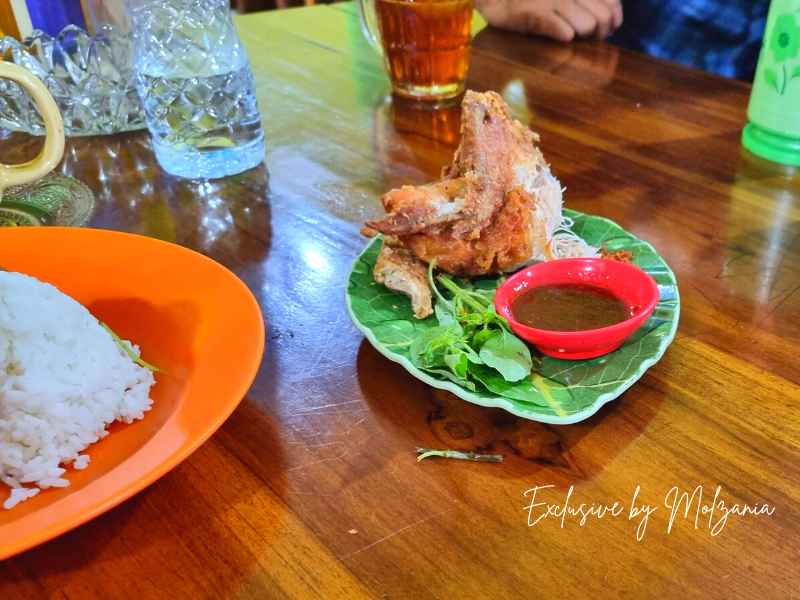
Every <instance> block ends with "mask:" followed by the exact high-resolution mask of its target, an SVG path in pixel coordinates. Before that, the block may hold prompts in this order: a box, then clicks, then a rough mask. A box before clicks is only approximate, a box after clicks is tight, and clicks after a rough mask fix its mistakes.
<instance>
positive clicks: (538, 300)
mask: <svg viewBox="0 0 800 600" xmlns="http://www.w3.org/2000/svg"><path fill="white" fill-rule="evenodd" d="M511 314H513V315H514V318H515V319H516V320H517V321H519V322H520V323H522V324H523V325H527V326H528V327H535V328H536V329H547V330H550V331H585V330H587V329H599V328H600V327H608V326H609V325H615V324H616V323H621V322H622V321H625V320H626V319H629V318H630V317H631V316H632V311H631V309H630V308H628V307H627V306H626V304H625V303H624V302H622V300H620V299H619V298H617V297H616V296H615V295H614V294H612V293H611V292H609V291H608V290H605V289H603V288H600V287H596V286H592V285H586V284H582V283H566V284H559V285H544V286H541V287H534V288H531V289H530V290H528V291H527V292H524V293H522V294H520V296H518V297H517V299H516V300H514V302H513V303H512V304H511Z"/></svg>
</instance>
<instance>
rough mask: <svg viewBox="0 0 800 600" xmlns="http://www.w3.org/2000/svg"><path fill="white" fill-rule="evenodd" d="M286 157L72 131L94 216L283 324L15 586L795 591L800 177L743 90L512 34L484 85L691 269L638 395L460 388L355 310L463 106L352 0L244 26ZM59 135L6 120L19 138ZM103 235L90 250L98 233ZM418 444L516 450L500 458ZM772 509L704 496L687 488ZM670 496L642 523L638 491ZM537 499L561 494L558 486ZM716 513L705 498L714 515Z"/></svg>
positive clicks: (166, 594) (550, 154) (591, 186)
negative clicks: (222, 390)
mask: <svg viewBox="0 0 800 600" xmlns="http://www.w3.org/2000/svg"><path fill="white" fill-rule="evenodd" d="M238 25H239V27H240V30H241V33H242V37H243V39H244V41H245V43H246V45H247V47H248V50H249V53H250V57H251V62H252V65H253V70H254V72H255V76H256V82H257V86H258V99H259V102H260V105H261V110H262V113H263V118H264V124H265V130H266V135H267V151H268V157H267V161H266V166H265V167H262V168H259V169H257V170H254V171H250V172H248V173H245V174H242V175H239V176H236V177H232V178H229V179H226V180H222V181H212V182H206V183H202V182H188V181H183V180H179V179H176V178H174V177H171V176H169V175H166V174H165V173H164V172H162V171H161V170H160V169H159V168H158V166H157V165H156V164H155V162H154V158H153V154H152V150H151V147H150V144H149V141H148V138H147V136H146V134H144V133H133V134H126V135H120V136H114V137H107V138H87V139H74V140H71V141H70V142H69V144H68V151H67V156H66V158H65V160H64V163H63V167H62V169H63V171H64V172H66V173H70V174H73V175H74V176H76V177H78V178H80V179H81V180H83V181H84V182H85V183H86V184H88V185H89V186H90V187H91V188H92V189H93V190H94V191H95V193H96V195H97V200H98V206H97V211H96V214H95V216H94V219H93V221H92V225H94V226H97V227H105V228H113V229H121V230H125V231H132V232H137V233H141V234H144V235H149V236H154V237H158V238H161V239H165V240H170V241H174V242H177V243H179V244H183V245H186V246H189V247H191V248H195V249H198V250H200V251H202V252H204V253H206V254H208V255H209V256H211V257H213V258H215V259H216V260H218V261H220V262H221V263H223V264H225V265H226V266H228V267H230V268H231V269H233V270H234V271H235V272H236V273H237V274H238V275H239V276H240V277H241V278H242V279H243V280H244V281H245V282H246V283H247V285H248V286H249V287H250V289H251V290H253V292H254V293H255V294H256V296H257V298H258V300H259V302H260V304H261V307H262V310H263V312H264V315H265V318H266V321H267V323H268V326H269V332H268V343H267V349H266V353H265V355H264V360H263V365H262V368H261V370H260V373H259V375H258V377H257V379H256V381H255V383H254V385H253V387H252V389H251V391H250V393H249V394H248V395H247V397H246V398H245V399H244V401H243V402H242V404H241V406H240V408H239V409H238V410H237V411H236V412H235V413H234V414H233V416H232V417H231V418H230V419H229V420H228V421H227V423H225V425H224V426H223V427H222V429H221V430H220V431H219V432H218V433H217V434H216V435H215V436H214V437H213V438H212V439H211V440H210V441H209V442H208V443H206V444H205V445H204V446H203V447H202V448H200V449H199V450H198V451H197V452H196V453H195V454H194V455H193V456H192V457H191V458H190V459H189V460H187V461H186V462H185V463H184V464H182V465H181V466H180V467H178V468H177V469H175V470H174V471H173V472H172V473H170V474H169V475H167V476H165V477H164V478H163V479H161V480H160V481H159V482H157V483H156V484H155V485H153V486H152V487H150V488H149V489H147V490H146V491H144V492H142V493H140V494H138V495H137V496H136V497H134V498H133V499H131V500H130V501H128V502H126V503H124V504H123V505H121V506H120V507H118V508H116V509H114V510H112V511H111V512H109V513H107V514H106V515H104V516H102V517H100V518H98V519H96V520H94V521H93V522H91V523H89V524H87V525H85V526H83V527H80V528H79V529H77V530H75V531H72V532H70V533H68V534H66V535H64V536H62V537H61V538H59V539H57V540H54V541H52V542H50V543H47V544H45V545H43V546H41V547H39V548H36V549H34V550H31V551H28V552H26V553H24V554H22V555H19V556H17V557H15V558H12V559H9V560H7V561H5V562H4V563H2V564H0V597H2V598H9V599H23V598H24V599H28V598H30V599H34V598H45V597H54V598H117V597H119V598H130V597H138V598H265V597H296V598H312V597H320V598H338V597H342V598H357V597H381V598H512V597H525V598H552V597H571V598H583V597H594V598H600V597H612V598H615V597H629V598H672V597H678V596H682V597H690V598H693V597H702V598H725V599H727V598H733V597H736V598H758V599H762V598H787V597H788V598H791V597H793V595H794V597H797V596H798V591H797V590H798V589H799V588H800V574H799V571H798V568H797V565H798V559H799V558H800V535H798V534H800V526H798V522H800V510H799V509H798V501H799V500H800V448H798V445H799V444H800V417H799V416H798V404H800V360H798V350H800V348H799V347H798V342H800V177H799V176H798V175H797V174H796V173H794V172H793V171H791V170H787V169H784V168H782V167H779V166H776V165H772V164H770V163H766V162H763V161H761V160H758V159H756V158H754V157H752V156H749V155H747V154H746V153H745V152H744V151H743V150H742V149H741V145H740V143H739V136H740V131H741V128H742V126H743V124H744V121H745V109H746V103H747V98H748V94H749V87H748V86H746V85H744V84H741V83H738V82H734V81H729V80H724V79H720V78H716V77H712V76H708V75H705V74H702V73H700V72H697V71H692V70H686V69H683V68H679V67H675V66H672V65H669V64H667V63H663V62H659V61H656V60H653V59H649V58H646V57H644V56H640V55H636V54H632V53H628V52H625V51H619V50H617V49H615V48H613V47H611V46H608V45H605V44H601V43H595V42H585V43H584V42H582V43H575V44H572V45H558V44H555V43H550V42H547V41H541V40H534V39H526V38H523V37H520V36H517V35H514V34H509V33H505V32H500V31H494V30H484V31H482V32H480V33H479V34H478V35H477V37H476V38H475V41H474V52H473V64H472V67H471V71H470V75H469V82H468V85H469V87H470V88H473V89H478V90H484V89H493V90H497V91H499V92H501V93H502V94H503V96H504V97H505V98H506V100H507V101H508V103H509V104H510V106H511V108H512V110H513V112H514V114H515V115H516V116H517V117H518V118H520V119H523V120H524V121H526V122H528V123H530V125H531V127H532V128H533V129H535V130H536V131H538V132H539V133H540V134H541V136H542V148H543V151H544V153H545V156H546V157H547V159H548V160H549V161H550V162H551V163H552V168H553V171H554V172H555V174H556V175H557V176H558V177H559V178H560V179H561V181H562V183H563V184H564V185H565V187H566V190H567V191H566V201H567V205H568V206H569V207H571V208H574V209H577V210H580V211H584V212H590V213H595V214H598V215H603V216H606V217H609V218H611V219H613V220H615V221H617V222H618V223H620V224H621V225H622V226H623V227H625V228H626V229H628V230H629V231H631V232H632V233H634V234H635V235H637V236H639V237H641V238H643V239H645V240H648V241H650V242H651V243H652V244H653V245H654V246H655V247H656V248H657V249H658V250H659V251H660V253H661V254H662V255H663V256H664V257H665V259H666V260H667V262H669V264H670V265H671V266H672V268H673V269H674V270H675V272H676V274H677V277H678V281H679V285H680V290H681V294H682V304H683V307H682V314H681V323H680V328H679V330H678V334H677V338H676V340H675V342H674V343H673V345H672V346H671V347H670V349H669V350H668V351H667V353H666V355H665V356H664V358H663V359H662V360H661V361H660V362H659V363H658V364H657V365H655V366H654V367H653V368H652V369H650V370H649V371H648V372H647V374H646V375H645V376H644V377H643V378H642V379H641V380H640V381H639V382H638V383H637V384H636V385H635V386H634V387H633V388H631V389H630V390H629V391H627V392H626V393H625V394H624V395H623V396H622V397H621V398H619V399H618V400H617V401H615V402H612V403H610V404H609V405H606V406H605V407H604V408H603V409H602V410H600V412H599V413H598V414H597V415H595V416H594V417H593V418H591V419H589V420H588V421H585V422H583V423H580V424H577V425H571V426H563V427H556V426H546V425H541V424H538V423H534V422H528V421H524V420H521V419H518V418H515V417H512V416H510V415H508V414H505V413H503V412H502V411H499V410H489V409H484V408H481V407H478V406H473V405H470V404H467V403H465V402H462V401H460V400H458V399H456V398H454V397H453V396H450V395H448V394H447V393H440V392H437V391H435V390H433V389H431V388H429V387H427V386H425V385H424V384H422V383H420V382H418V381H416V380H414V379H413V378H411V377H410V376H409V375H407V374H406V373H405V371H403V370H402V369H401V368H400V367H399V366H397V365H395V364H392V363H390V362H389V361H387V360H385V359H384V358H382V357H381V356H380V355H379V354H378V353H377V352H376V351H374V350H373V349H372V348H371V347H370V346H369V345H368V344H367V343H366V342H365V341H364V340H363V338H362V336H361V335H360V334H359V333H358V332H357V331H356V329H355V328H354V327H353V326H352V325H351V323H350V321H349V319H348V316H347V313H346V310H345V305H344V300H343V297H344V288H345V280H346V277H347V274H348V272H349V269H350V266H351V263H352V261H353V259H354V257H355V256H356V255H357V253H358V252H359V251H360V250H361V248H362V247H363V245H364V244H365V240H364V239H363V238H361V237H360V236H359V233H358V229H359V225H360V223H361V222H362V221H363V220H364V219H365V218H368V217H371V216H375V215H377V214H379V213H380V210H379V203H378V196H379V195H380V194H381V193H382V192H383V191H385V190H387V189H389V188H390V187H393V186H397V185H400V184H403V183H418V182H423V181H426V180H430V179H432V178H434V177H435V176H436V175H437V174H438V172H439V169H440V167H441V166H442V165H443V164H444V163H446V162H447V161H448V160H449V159H450V156H451V153H452V151H453V149H454V148H455V145H456V144H457V143H458V120H459V115H458V109H457V108H445V109H441V110H438V111H431V110H424V109H423V110H420V109H417V108H413V107H410V106H407V105H404V104H400V103H397V102H393V101H392V100H391V99H390V97H389V95H388V91H389V85H388V81H387V79H386V77H385V75H384V73H383V70H382V68H381V65H380V63H379V60H378V57H377V56H376V55H375V54H374V53H373V52H372V51H371V50H370V48H369V47H368V46H367V45H366V43H365V42H364V41H363V39H362V37H361V35H360V32H359V26H358V22H357V19H356V17H355V12H354V8H353V6H352V5H335V6H319V7H313V8H303V9H297V10H289V11H281V12H276V13H269V14H267V13H265V14H257V15H247V16H245V17H241V18H240V19H239V21H238ZM37 143H38V142H37V141H35V140H34V141H31V140H29V139H27V138H25V137H24V136H20V135H14V136H12V137H11V138H9V139H7V140H5V141H3V142H0V157H2V159H3V160H4V161H11V160H16V159H22V158H24V157H25V156H28V155H30V154H32V153H33V152H34V151H35V148H36V145H37ZM97 251H102V249H100V248H87V252H97ZM416 446H429V447H437V448H458V449H465V450H473V449H476V448H485V449H488V448H490V449H492V450H493V451H496V452H500V453H503V454H505V455H506V460H505V462H504V463H503V464H501V465H493V464H476V463H467V462H462V461H443V460H439V461H436V460H431V461H426V462H423V463H420V464H417V463H416V461H415V456H414V449H415V447H416ZM537 485H538V486H544V485H552V486H554V487H553V488H547V489H543V490H541V491H540V492H539V496H537V500H542V501H547V502H551V503H558V504H563V503H564V501H565V497H566V496H567V494H568V491H569V490H570V488H571V486H574V487H573V490H572V497H571V499H570V503H571V505H572V506H573V507H577V506H578V505H579V504H580V503H586V504H591V503H595V504H597V505H599V504H611V503H613V502H614V501H619V502H621V503H622V504H623V505H624V506H625V507H626V512H625V514H623V515H620V516H618V517H616V518H614V517H611V516H606V517H604V518H603V519H597V518H590V519H589V520H588V521H587V522H586V523H585V524H584V525H583V526H581V525H580V523H579V520H578V519H575V518H571V517H570V518H567V519H565V523H564V526H563V528H562V526H561V523H560V521H559V520H558V519H556V518H549V519H547V520H544V521H541V522H538V523H536V524H535V525H533V526H529V524H528V519H529V514H528V510H527V509H526V506H527V505H528V504H529V502H530V495H529V496H527V497H526V496H525V495H524V493H525V492H526V490H529V489H531V488H533V487H534V486H537ZM673 486H677V488H678V489H679V490H686V491H688V492H690V493H691V492H692V491H693V490H694V489H695V488H696V487H697V486H703V488H702V489H703V492H704V494H705V495H704V498H703V503H704V504H708V505H711V504H713V501H714V500H713V496H714V493H715V489H716V488H717V486H721V492H720V495H719V497H718V498H717V500H719V499H723V500H724V501H725V503H726V504H727V505H728V506H730V505H731V504H733V503H739V504H748V505H751V506H758V505H761V504H763V503H767V504H769V505H770V506H771V507H772V508H773V509H774V512H773V514H772V515H766V514H762V515H760V516H753V515H748V516H736V515H731V516H729V518H728V520H727V522H725V523H724V528H723V529H722V530H721V531H719V530H718V531H717V532H716V535H715V534H714V532H713V531H712V530H711V527H710V526H709V525H713V524H714V523H717V524H718V523H719V519H720V518H721V515H722V513H721V511H720V509H719V508H717V509H716V511H717V512H716V513H715V514H714V515H712V516H711V518H710V519H709V515H708V514H704V515H701V516H700V518H699V519H698V521H697V526H696V527H695V521H694V513H693V512H692V513H691V515H690V517H689V518H683V515H682V514H680V515H679V516H678V517H677V518H676V520H675V522H674V524H673V527H672V529H671V530H670V531H668V522H669V509H668V508H667V507H666V506H665V499H667V498H668V495H669V492H670V490H671V489H672V488H673ZM637 487H638V488H639V490H640V491H639V494H638V499H637V500H636V505H637V506H639V507H641V506H643V505H645V504H649V505H652V506H655V507H657V510H656V511H655V512H654V513H653V514H652V516H651V517H650V519H649V522H648V525H647V529H646V531H645V532H644V536H643V538H642V539H641V540H637V526H638V525H639V522H640V521H641V515H640V516H639V517H638V518H634V519H629V518H628V516H629V514H628V511H629V509H630V506H631V499H632V497H633V495H634V493H635V491H636V489H637ZM539 510H541V509H539V508H537V509H535V511H534V515H533V516H536V514H538V513H537V512H536V511H539ZM709 520H711V523H709Z"/></svg>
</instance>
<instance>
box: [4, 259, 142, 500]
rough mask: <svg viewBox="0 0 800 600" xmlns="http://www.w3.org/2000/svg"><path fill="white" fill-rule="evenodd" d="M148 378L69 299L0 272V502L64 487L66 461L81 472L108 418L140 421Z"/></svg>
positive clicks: (28, 279)
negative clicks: (4, 494)
mask: <svg viewBox="0 0 800 600" xmlns="http://www.w3.org/2000/svg"><path fill="white" fill-rule="evenodd" d="M131 347H132V349H133V351H134V353H135V354H136V355H138V353H139V350H138V348H136V347H135V346H133V345H132V344H131ZM153 383H154V379H153V374H152V373H151V372H150V371H149V370H147V369H145V368H143V367H140V366H139V365H137V364H136V363H135V362H133V361H132V360H131V358H130V357H129V356H128V355H127V354H126V353H125V352H124V351H123V350H122V349H120V347H119V346H118V345H117V343H116V342H115V341H114V339H113V338H112V337H111V335H110V334H109V333H108V331H106V330H105V329H104V328H103V326H102V325H101V324H100V323H99V322H98V320H97V319H95V318H94V317H93V316H92V315H91V314H90V313H89V311H88V310H86V308H84V307H83V306H82V305H80V304H79V303H78V302H76V301H75V300H73V299H72V298H70V297H69V296H66V295H65V294H62V293H61V292H59V291H58V290H57V289H56V288H55V287H53V286H52V285H49V284H47V283H42V282H40V281H38V280H36V279H34V278H33V277H28V276H27V275H22V274H19V273H8V272H4V271H0V482H2V483H5V484H6V485H7V486H9V487H10V488H11V491H10V495H9V497H8V499H7V500H6V501H5V503H4V504H3V507H4V508H6V509H11V508H13V507H14V506H16V505H17V504H19V503H20V502H24V501H25V500H27V499H28V498H31V497H33V496H35V495H36V494H38V493H39V490H40V489H45V488H49V487H66V486H68V485H69V481H67V479H66V478H65V477H64V474H65V472H66V468H65V466H66V465H69V464H70V463H71V464H72V466H73V467H74V468H76V469H85V468H86V467H87V466H88V464H89V460H90V459H89V456H88V455H85V454H81V452H82V451H83V450H84V449H85V448H87V447H88V446H89V445H91V444H93V443H94V442H96V441H97V440H99V439H101V438H103V437H105V436H106V435H108V431H107V430H106V426H107V425H108V424H109V423H111V422H113V421H115V420H119V421H123V422H125V423H130V422H132V421H134V420H136V419H141V418H142V417H143V416H144V413H145V412H146V411H147V410H149V409H150V406H151V405H152V401H151V400H150V398H149V394H150V387H151V386H152V385H153ZM0 488H2V484H0Z"/></svg>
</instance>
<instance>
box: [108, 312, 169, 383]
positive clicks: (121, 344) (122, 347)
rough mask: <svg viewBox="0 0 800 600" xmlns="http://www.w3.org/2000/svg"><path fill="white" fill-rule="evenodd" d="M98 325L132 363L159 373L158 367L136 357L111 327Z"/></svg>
mask: <svg viewBox="0 0 800 600" xmlns="http://www.w3.org/2000/svg"><path fill="white" fill-rule="evenodd" d="M100 325H102V326H103V328H104V329H105V330H106V331H107V332H108V333H109V335H111V337H112V338H113V339H114V341H115V342H116V343H117V346H119V347H120V350H122V351H123V352H124V353H125V354H127V355H128V358H130V359H131V360H132V361H133V362H135V363H136V364H137V365H139V366H140V367H144V368H145V369H147V370H149V371H153V372H154V373H159V372H160V371H161V369H159V368H158V367H154V366H153V365H151V364H150V363H149V362H146V361H145V360H143V359H142V358H141V357H140V356H137V355H136V353H135V352H134V351H133V348H131V345H130V342H126V341H125V340H123V339H122V338H121V337H119V336H118V335H117V334H116V333H114V331H113V330H112V329H111V327H109V326H108V325H106V324H105V323H103V322H102V321H101V322H100Z"/></svg>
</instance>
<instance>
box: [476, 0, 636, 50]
mask: <svg viewBox="0 0 800 600" xmlns="http://www.w3.org/2000/svg"><path fill="white" fill-rule="evenodd" d="M475 8H477V9H478V11H479V12H480V13H481V14H482V15H483V17H484V18H485V19H486V21H487V22H488V23H489V24H490V25H493V26H495V27H500V28H501V29H510V30H513V31H519V32H521V33H534V34H538V35H543V36H546V37H550V38H553V39H556V40H560V41H562V42H569V41H572V40H573V39H574V38H576V37H589V36H594V37H596V38H599V39H603V38H605V37H607V36H608V35H610V34H611V33H613V32H614V30H615V29H617V27H619V26H620V25H621V24H622V3H621V0H475Z"/></svg>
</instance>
